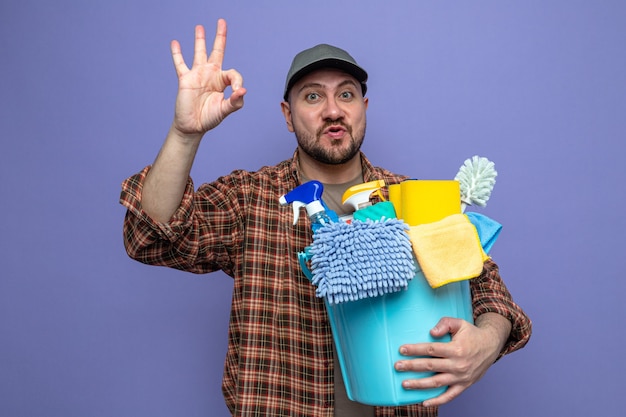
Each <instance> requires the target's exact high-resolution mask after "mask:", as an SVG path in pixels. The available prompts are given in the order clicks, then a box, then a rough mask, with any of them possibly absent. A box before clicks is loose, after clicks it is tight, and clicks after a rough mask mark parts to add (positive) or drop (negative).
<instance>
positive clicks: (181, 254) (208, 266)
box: [120, 167, 241, 275]
mask: <svg viewBox="0 0 626 417" xmlns="http://www.w3.org/2000/svg"><path fill="white" fill-rule="evenodd" d="M149 170H150V167H146V168H144V169H143V170H142V171H141V172H139V173H138V174H136V175H133V176H131V177H130V178H127V179H126V180H125V181H124V182H123V183H122V192H121V195H120V203H121V204H122V205H123V206H124V207H126V209H127V211H126V217H125V219H124V229H123V234H124V246H125V248H126V252H127V253H128V255H129V256H130V257H131V258H132V259H135V260H137V261H139V262H142V263H145V264H149V265H159V266H167V267H171V268H176V269H180V270H184V271H188V272H193V273H207V272H212V271H215V270H218V269H222V270H223V271H224V272H226V273H227V274H229V275H232V268H233V266H232V265H233V264H234V263H233V262H232V256H233V255H234V249H233V248H234V247H236V241H237V236H238V235H239V232H238V230H239V229H238V225H240V224H241V222H239V221H238V219H237V213H238V212H239V211H238V210H236V209H235V207H234V205H237V204H238V203H237V199H236V198H234V199H233V198H229V197H228V196H226V195H224V194H221V193H220V190H219V189H218V188H211V187H210V186H208V185H205V186H203V187H202V188H203V190H204V191H203V192H202V193H200V192H198V193H196V192H194V185H193V181H192V180H191V178H189V179H188V180H187V185H186V188H185V192H184V194H183V198H182V200H181V203H180V206H179V207H178V209H177V210H176V212H175V213H174V214H173V215H172V217H171V218H170V220H169V221H168V222H167V223H161V222H158V221H156V220H154V219H153V218H152V217H150V216H149V215H148V214H147V213H146V212H145V211H144V210H143V209H142V206H141V199H142V189H143V184H144V181H145V178H146V175H147V173H148V172H149ZM214 201H219V202H220V203H218V204H215V203H214ZM233 201H235V202H234V203H233Z"/></svg>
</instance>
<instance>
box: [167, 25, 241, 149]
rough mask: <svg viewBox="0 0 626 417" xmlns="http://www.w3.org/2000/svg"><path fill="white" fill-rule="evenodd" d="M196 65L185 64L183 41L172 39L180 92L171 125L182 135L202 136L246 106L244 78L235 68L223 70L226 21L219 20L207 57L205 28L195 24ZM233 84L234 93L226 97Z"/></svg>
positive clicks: (173, 57) (194, 59) (194, 58)
mask: <svg viewBox="0 0 626 417" xmlns="http://www.w3.org/2000/svg"><path fill="white" fill-rule="evenodd" d="M195 35H196V38H195V47H194V57H193V65H192V66H191V69H190V68H189V67H187V65H186V64H185V60H184V58H183V55H182V52H181V47H180V43H179V42H178V41H175V40H174V41H172V44H171V50H172V59H173V61H174V67H175V68H176V73H177V75H178V95H177V97H176V110H175V114H174V122H173V125H172V128H173V129H174V130H176V131H178V133H179V134H180V135H181V136H192V137H193V136H196V137H197V136H202V135H203V134H204V133H206V132H207V131H208V130H210V129H213V128H214V127H216V126H217V125H218V124H220V123H221V122H222V120H224V119H225V118H226V116H228V115H229V114H231V113H232V112H234V111H236V110H239V109H240V108H241V107H243V96H244V95H245V94H246V89H245V88H243V86H242V85H243V78H242V77H241V74H239V73H238V72H237V71H236V70H234V69H230V70H226V71H224V70H222V62H223V61H224V50H225V48H226V21H224V20H223V19H220V20H218V22H217V31H216V33H215V40H214V41H213V50H212V51H211V54H210V55H209V56H208V58H207V49H206V38H205V32H204V27H202V26H200V25H198V26H196V34H195ZM228 86H230V87H231V89H232V93H231V95H230V97H229V98H225V94H224V91H225V90H226V88H227V87H228Z"/></svg>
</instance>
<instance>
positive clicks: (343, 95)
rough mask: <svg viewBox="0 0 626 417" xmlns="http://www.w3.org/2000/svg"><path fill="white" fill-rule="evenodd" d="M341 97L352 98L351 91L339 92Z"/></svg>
mask: <svg viewBox="0 0 626 417" xmlns="http://www.w3.org/2000/svg"><path fill="white" fill-rule="evenodd" d="M341 98H343V99H350V98H352V93H351V92H350V91H344V92H343V93H341Z"/></svg>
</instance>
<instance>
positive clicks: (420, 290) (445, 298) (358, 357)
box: [300, 253, 473, 406]
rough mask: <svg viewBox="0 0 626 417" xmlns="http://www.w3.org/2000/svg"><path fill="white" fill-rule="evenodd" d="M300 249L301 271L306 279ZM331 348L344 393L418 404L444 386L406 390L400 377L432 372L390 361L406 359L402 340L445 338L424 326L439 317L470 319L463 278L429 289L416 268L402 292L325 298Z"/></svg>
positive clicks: (372, 401) (374, 401) (367, 400)
mask: <svg viewBox="0 0 626 417" xmlns="http://www.w3.org/2000/svg"><path fill="white" fill-rule="evenodd" d="M305 262H306V255H305V253H301V256H300V263H301V266H302V269H303V271H304V272H305V275H307V277H308V278H309V279H311V278H312V275H311V272H310V270H309V269H308V267H307V266H306V264H305ZM326 309H327V312H328V317H329V320H330V325H331V329H332V333H333V338H334V341H335V349H336V351H337V356H338V358H339V364H340V366H341V373H342V376H343V380H344V384H345V386H346V392H347V394H348V398H350V399H351V400H352V401H357V402H360V403H363V404H368V405H377V406H395V405H407V404H416V403H421V402H423V401H425V400H427V399H429V398H433V397H436V396H438V395H440V394H442V393H443V392H445V390H446V389H447V387H446V386H444V387H439V388H435V389H426V390H406V389H404V388H402V381H404V380H406V379H418V378H424V377H427V376H430V375H432V373H422V372H419V373H418V372H398V371H396V370H395V368H394V364H395V363H396V362H397V361H398V360H400V359H406V358H407V357H406V356H402V355H400V353H399V349H400V346H402V345H404V344H407V343H425V342H435V341H437V342H448V341H450V336H449V335H446V336H444V337H443V338H441V339H434V338H433V337H432V336H431V335H430V330H431V329H432V328H433V327H434V326H435V325H436V324H437V322H439V320H440V319H441V318H442V317H456V318H461V319H464V320H467V321H469V322H473V315H472V301H471V294H470V289H469V282H468V281H461V282H455V283H451V284H448V285H444V286H443V287H440V288H436V289H433V288H431V287H430V285H428V282H427V281H426V278H425V277H424V275H423V274H422V273H421V271H418V272H417V274H416V275H415V277H414V278H413V279H412V280H411V281H410V283H409V286H408V288H407V290H406V291H401V292H396V293H391V294H385V295H382V296H379V297H372V298H365V299H362V300H358V301H350V302H346V303H340V304H330V303H328V302H326Z"/></svg>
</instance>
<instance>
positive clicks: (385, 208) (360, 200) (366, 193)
mask: <svg viewBox="0 0 626 417" xmlns="http://www.w3.org/2000/svg"><path fill="white" fill-rule="evenodd" d="M384 186H385V181H383V180H375V181H369V182H365V183H363V184H359V185H355V186H352V187H350V188H348V189H347V190H346V192H345V193H343V196H342V198H341V202H342V203H343V204H344V205H348V206H351V207H353V208H354V210H355V211H354V213H352V215H351V216H350V219H351V220H359V221H366V220H368V219H371V220H382V219H392V218H395V217H396V211H395V209H394V207H393V204H392V203H390V202H388V201H385V198H384V197H383V194H382V192H381V191H380V190H381V188H382V187H384ZM372 194H374V195H377V196H378V198H379V199H380V200H382V201H381V202H379V203H377V204H372V203H371V201H370V197H371V195H372Z"/></svg>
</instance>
